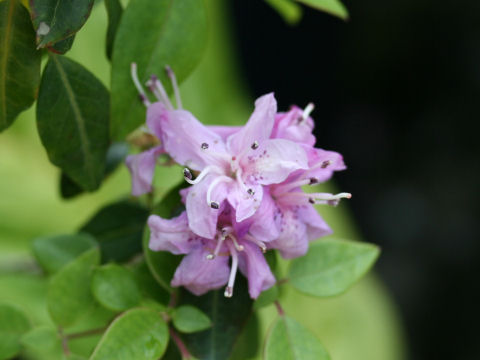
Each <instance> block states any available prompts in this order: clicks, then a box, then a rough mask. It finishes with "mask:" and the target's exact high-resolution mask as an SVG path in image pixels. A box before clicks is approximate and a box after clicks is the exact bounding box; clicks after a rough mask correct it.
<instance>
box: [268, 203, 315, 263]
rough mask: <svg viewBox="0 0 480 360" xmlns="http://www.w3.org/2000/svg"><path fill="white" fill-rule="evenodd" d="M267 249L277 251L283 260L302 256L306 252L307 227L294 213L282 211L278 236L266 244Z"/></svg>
mask: <svg viewBox="0 0 480 360" xmlns="http://www.w3.org/2000/svg"><path fill="white" fill-rule="evenodd" d="M268 247H269V248H274V249H278V250H279V251H280V254H281V255H282V257H283V258H285V259H293V258H296V257H299V256H303V255H305V254H306V253H307V250H308V237H307V225H306V224H305V223H304V222H303V221H302V219H299V217H298V215H297V213H296V212H295V211H292V210H289V209H286V210H283V211H282V221H281V231H280V236H279V237H278V238H277V239H276V240H274V241H272V242H270V243H268Z"/></svg>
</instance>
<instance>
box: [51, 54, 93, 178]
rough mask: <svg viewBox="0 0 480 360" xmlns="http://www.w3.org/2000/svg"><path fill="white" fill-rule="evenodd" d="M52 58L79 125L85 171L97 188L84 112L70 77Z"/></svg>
mask: <svg viewBox="0 0 480 360" xmlns="http://www.w3.org/2000/svg"><path fill="white" fill-rule="evenodd" d="M50 58H51V59H52V61H53V62H54V64H55V67H56V68H57V71H58V74H59V75H60V79H61V80H62V83H63V85H64V87H65V90H66V92H67V98H68V100H69V102H70V105H71V106H72V110H73V114H74V119H75V123H76V124H77V128H78V134H79V136H80V147H81V150H82V153H83V156H84V158H85V170H86V173H87V175H88V177H89V178H90V181H91V185H93V186H95V174H94V169H93V167H92V161H93V159H92V157H91V154H90V152H89V150H88V148H89V146H90V143H89V141H88V136H87V130H86V128H85V119H84V118H83V116H82V112H81V111H80V107H79V106H78V103H77V100H76V98H75V93H74V92H73V89H72V86H71V84H70V81H69V80H68V76H67V74H66V73H65V70H64V69H63V67H62V64H61V63H60V62H59V61H58V59H57V57H56V55H53V54H52V55H50Z"/></svg>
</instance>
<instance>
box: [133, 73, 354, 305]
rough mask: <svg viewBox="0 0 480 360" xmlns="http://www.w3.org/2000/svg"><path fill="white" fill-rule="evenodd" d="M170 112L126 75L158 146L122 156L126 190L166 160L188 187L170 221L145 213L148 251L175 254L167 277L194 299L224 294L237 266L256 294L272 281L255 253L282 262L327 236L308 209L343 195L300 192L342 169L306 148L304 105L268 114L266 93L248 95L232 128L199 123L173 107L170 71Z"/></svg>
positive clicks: (161, 92)
mask: <svg viewBox="0 0 480 360" xmlns="http://www.w3.org/2000/svg"><path fill="white" fill-rule="evenodd" d="M167 74H168V75H169V77H170V79H171V81H172V85H173V88H174V94H175V98H176V104H177V108H175V107H174V106H173V104H172V103H171V102H170V100H169V98H168V96H167V94H166V92H165V89H164V87H163V86H162V84H161V82H160V81H159V80H158V79H157V78H156V77H155V76H152V77H151V78H150V80H149V81H148V82H147V84H146V85H147V86H148V88H149V90H150V91H151V92H152V93H153V94H154V95H155V96H156V97H157V101H156V102H153V103H151V102H150V100H149V99H148V97H147V95H146V93H145V91H144V90H143V87H142V86H141V84H140V82H139V81H138V78H137V75H136V65H135V64H132V77H133V79H134V83H135V85H136V87H137V89H138V91H139V93H140V98H141V99H142V101H143V103H144V104H145V105H146V106H147V121H146V125H147V127H148V130H149V131H150V132H151V133H152V134H154V135H155V136H156V137H157V138H158V139H159V140H160V145H159V146H157V147H154V148H152V149H150V150H147V151H145V152H143V153H140V154H138V155H131V156H129V157H128V158H127V166H128V168H129V170H130V172H131V175H132V193H133V194H134V195H137V196H138V195H141V194H143V193H147V192H149V191H151V189H152V185H151V184H152V179H153V174H154V169H155V165H156V160H157V158H158V156H159V155H160V154H168V155H169V156H170V157H171V158H172V159H173V160H174V161H175V162H176V163H178V164H180V165H182V166H184V167H185V168H184V171H183V175H184V178H185V181H187V182H188V183H189V184H190V186H189V187H187V188H185V189H183V190H181V195H182V201H183V202H184V204H185V211H184V212H183V213H181V214H180V215H179V216H178V217H176V218H173V219H163V218H161V217H159V216H157V215H151V216H150V217H149V219H148V226H149V227H150V230H151V237H150V243H149V247H150V248H151V249H152V250H154V251H170V252H171V253H173V254H185V257H184V258H183V260H182V261H181V263H180V265H179V266H178V268H177V270H176V272H175V275H174V277H173V279H172V286H184V287H186V288H187V289H189V290H190V291H191V292H193V293H194V294H196V295H201V294H203V293H205V292H207V291H208V290H210V289H217V288H219V287H222V286H225V285H226V288H225V296H227V297H230V296H232V294H233V288H234V283H235V277H236V274H237V271H238V270H240V271H241V272H242V273H243V274H244V275H245V276H246V277H247V278H248V284H249V293H250V296H251V297H252V298H257V297H258V295H259V294H260V293H261V292H262V291H263V290H266V289H268V288H269V287H271V286H272V285H273V284H274V283H275V277H274V275H273V274H272V272H271V270H270V268H269V266H268V264H267V262H266V260H265V257H264V255H263V254H264V253H265V252H266V251H267V250H269V249H278V250H279V252H280V254H281V255H282V256H283V257H284V258H287V259H290V258H295V257H298V256H302V255H304V254H305V253H306V252H307V250H308V243H309V242H310V241H312V240H315V239H318V238H319V237H322V236H325V235H328V234H330V233H331V232H332V231H331V229H330V228H329V226H328V225H327V224H326V223H325V221H324V220H323V219H322V217H321V216H320V215H319V214H318V212H317V211H316V209H315V208H314V206H313V205H314V204H329V205H336V204H337V203H338V202H339V200H340V199H342V198H350V197H351V195H350V194H348V193H340V194H336V195H334V194H329V193H310V192H308V193H307V192H304V191H303V190H302V187H303V186H305V185H313V184H317V183H320V182H324V181H326V180H328V179H329V178H330V177H331V176H332V174H333V172H334V171H339V170H343V169H345V165H344V163H343V159H342V156H341V155H340V154H338V153H336V152H333V151H326V150H322V149H318V148H315V147H314V145H315V137H314V135H313V134H312V130H313V127H314V122H313V120H312V118H311V117H310V113H311V111H312V110H313V105H311V104H310V105H308V106H307V107H306V108H305V109H304V110H302V109H300V108H298V107H292V108H291V109H290V110H289V111H288V112H285V113H279V112H277V103H276V101H275V98H274V96H273V94H272V93H270V94H266V95H264V96H262V97H260V98H258V99H257V100H256V102H255V109H254V111H253V113H252V115H251V116H250V118H249V119H248V121H247V123H246V124H245V125H244V126H242V127H228V126H205V125H203V124H202V123H201V122H200V121H198V120H197V119H196V118H195V117H194V116H193V115H192V114H191V113H190V112H188V111H187V110H184V109H182V104H181V99H180V95H179V91H178V87H177V84H176V80H175V75H174V74H173V72H172V71H171V70H170V69H169V68H167Z"/></svg>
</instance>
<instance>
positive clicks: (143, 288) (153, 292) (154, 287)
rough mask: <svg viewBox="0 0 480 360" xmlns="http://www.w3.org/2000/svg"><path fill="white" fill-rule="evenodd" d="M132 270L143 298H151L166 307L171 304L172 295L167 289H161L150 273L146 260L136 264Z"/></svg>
mask: <svg viewBox="0 0 480 360" xmlns="http://www.w3.org/2000/svg"><path fill="white" fill-rule="evenodd" d="M131 270H132V271H133V275H134V277H135V282H136V283H137V285H138V287H139V288H140V292H141V294H142V297H143V298H150V299H152V300H155V301H157V302H159V303H161V304H164V305H166V304H167V303H168V302H169V300H170V293H169V292H167V291H165V289H164V288H163V287H161V286H160V285H159V284H158V282H157V281H156V280H155V278H154V277H153V275H152V273H151V272H150V269H149V268H148V265H147V263H146V262H145V259H144V260H143V261H140V262H139V263H136V264H134V265H133V266H132V267H131ZM144 300H145V299H144ZM142 304H143V302H142Z"/></svg>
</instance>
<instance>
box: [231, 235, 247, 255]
mask: <svg viewBox="0 0 480 360" xmlns="http://www.w3.org/2000/svg"><path fill="white" fill-rule="evenodd" d="M227 237H229V238H230V239H231V240H232V242H233V245H234V246H235V249H237V251H243V250H244V249H245V248H244V247H243V245H240V244H239V243H238V242H237V238H236V237H235V236H233V235H232V234H228V235H227Z"/></svg>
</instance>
